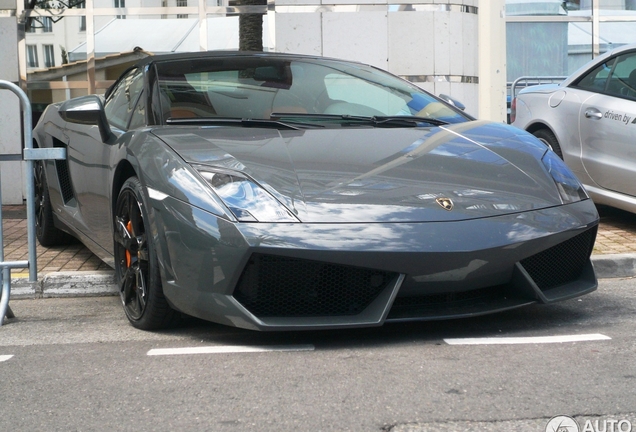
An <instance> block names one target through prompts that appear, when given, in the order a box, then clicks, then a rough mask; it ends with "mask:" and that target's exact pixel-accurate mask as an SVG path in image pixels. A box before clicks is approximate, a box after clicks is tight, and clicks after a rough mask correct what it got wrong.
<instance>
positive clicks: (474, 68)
mask: <svg viewBox="0 0 636 432" xmlns="http://www.w3.org/2000/svg"><path fill="white" fill-rule="evenodd" d="M39 4H42V5H46V7H40V6H39ZM635 9H636V0H574V1H558V0H409V1H408V2H395V1H393V0H269V1H268V3H267V4H262V5H243V4H242V1H241V0H81V1H79V0H57V1H56V2H51V1H48V2H44V1H41V2H40V3H38V2H37V1H36V2H35V3H32V4H31V5H30V6H27V7H26V8H25V7H24V6H23V5H22V2H17V1H16V0H0V36H1V37H2V40H3V41H5V40H6V41H8V42H9V44H8V45H5V46H9V45H10V46H15V50H9V51H8V52H6V53H5V52H3V53H2V54H0V57H2V56H4V57H7V59H5V58H0V79H7V80H10V81H13V82H16V83H19V85H20V86H21V87H22V88H23V89H25V91H27V94H28V95H29V97H30V100H31V101H32V103H33V106H34V111H36V112H37V111H41V110H42V109H43V108H44V107H45V106H46V105H47V104H48V103H51V102H58V101H62V100H66V99H68V98H70V97H74V96H79V95H82V94H89V93H97V94H100V93H103V92H104V91H105V90H106V88H108V86H110V85H111V84H112V82H113V81H114V79H116V77H117V76H118V74H119V73H120V72H121V71H122V70H123V69H124V68H125V67H126V66H127V65H129V64H130V63H132V62H134V61H135V59H137V58H139V57H140V56H144V55H149V54H159V53H169V52H185V51H199V50H211V49H237V48H238V44H239V25H238V20H239V16H240V15H241V14H248V13H256V14H260V15H261V16H262V19H263V49H264V50H266V51H280V52H295V53H303V54H311V55H320V56H329V57H340V58H346V59H351V60H357V61H361V62H364V63H368V64H372V65H374V66H377V67H380V68H383V69H386V70H389V71H390V72H393V73H395V74H397V75H400V76H402V77H404V78H406V79H408V80H410V81H412V82H414V83H415V84H417V85H419V86H421V87H422V88H424V89H426V90H428V91H430V92H432V93H435V94H446V95H449V96H451V97H453V98H455V99H457V100H459V101H461V102H462V103H464V104H465V105H466V111H467V112H468V113H470V114H472V115H475V116H478V117H481V118H488V119H491V120H498V121H505V111H506V96H507V91H508V90H507V84H508V85H509V83H510V82H512V81H514V80H515V79H516V78H518V77H519V76H528V75H530V76H537V75H557V76H562V75H567V74H568V73H570V72H572V71H573V70H575V69H576V68H577V67H579V66H580V65H582V64H583V63H585V62H586V61H588V60H590V59H592V58H593V57H594V56H596V55H599V54H600V53H602V52H604V51H605V50H607V49H609V48H611V47H612V46H618V45H622V44H625V43H634V42H636V10H635ZM3 66H4V67H3ZM14 69H15V70H14ZM15 109H16V107H15V105H12V102H7V101H6V98H0V115H1V114H2V112H3V110H6V111H7V112H13V111H15ZM3 119H7V117H6V116H5V117H0V127H2V126H3V125H2V123H1V122H2V121H3ZM8 122H9V123H11V124H13V120H8ZM16 124H19V122H17V123H16ZM7 126H9V125H7ZM14 128H15V125H14ZM2 130H3V133H2V134H0V152H4V153H15V152H16V151H17V152H19V150H20V149H19V148H17V149H16V148H13V147H16V144H15V143H14V142H15V141H16V140H17V141H19V131H18V133H17V138H16V136H15V131H14V132H10V131H8V129H5V128H4V127H3V128H2ZM5 131H8V132H5ZM0 168H1V169H2V188H3V189H2V190H3V201H4V202H5V203H7V202H13V201H21V197H22V196H21V190H22V187H21V185H19V184H16V183H15V182H16V181H17V180H16V179H17V178H18V177H20V179H21V177H22V175H20V176H16V175H15V173H13V174H11V175H10V178H8V179H6V181H5V177H7V176H6V175H5V173H4V171H5V167H4V166H2V165H0ZM6 169H7V170H12V169H14V168H6ZM20 181H21V180H20ZM5 191H6V192H5ZM16 191H17V192H16Z"/></svg>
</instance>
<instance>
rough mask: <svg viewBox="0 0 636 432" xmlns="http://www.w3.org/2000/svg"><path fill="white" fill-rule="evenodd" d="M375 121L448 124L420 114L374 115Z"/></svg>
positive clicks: (380, 122) (385, 122)
mask: <svg viewBox="0 0 636 432" xmlns="http://www.w3.org/2000/svg"><path fill="white" fill-rule="evenodd" d="M371 118H372V119H373V121H375V122H376V123H378V124H391V125H392V124H395V123H428V124H432V125H434V126H443V125H447V124H448V122H447V121H444V120H439V119H436V118H431V117H418V116H400V115H397V116H373V117H371Z"/></svg>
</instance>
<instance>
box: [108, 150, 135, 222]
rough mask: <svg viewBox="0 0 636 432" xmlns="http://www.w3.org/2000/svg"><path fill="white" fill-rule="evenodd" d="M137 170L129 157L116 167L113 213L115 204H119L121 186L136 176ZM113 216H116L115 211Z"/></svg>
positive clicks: (112, 198) (113, 185)
mask: <svg viewBox="0 0 636 432" xmlns="http://www.w3.org/2000/svg"><path fill="white" fill-rule="evenodd" d="M136 176H137V171H136V170H135V168H134V167H133V165H132V164H131V163H130V161H128V160H127V159H123V160H122V161H121V162H119V165H117V168H116V169H115V174H114V175H113V184H112V191H111V205H110V208H111V213H113V212H114V211H115V206H116V205H117V197H118V196H119V191H120V190H121V187H122V186H123V185H124V182H125V181H126V180H128V179H129V178H131V177H136ZM111 217H113V218H114V217H115V215H114V213H113V214H111Z"/></svg>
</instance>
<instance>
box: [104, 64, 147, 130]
mask: <svg viewBox="0 0 636 432" xmlns="http://www.w3.org/2000/svg"><path fill="white" fill-rule="evenodd" d="M142 77H143V76H142V74H141V72H140V71H139V70H136V69H134V70H131V71H130V72H129V73H128V74H127V75H125V76H124V77H123V78H122V79H121V80H120V81H119V82H118V83H117V86H116V87H115V88H114V89H113V91H112V92H111V93H110V95H109V96H108V98H107V99H106V102H105V104H104V108H105V111H106V118H107V119H108V123H110V124H111V125H112V126H114V127H116V128H118V129H122V130H126V128H127V126H128V120H129V119H130V116H131V115H132V113H133V110H134V109H135V105H136V103H137V99H139V95H140V94H141V91H142V89H143V79H142Z"/></svg>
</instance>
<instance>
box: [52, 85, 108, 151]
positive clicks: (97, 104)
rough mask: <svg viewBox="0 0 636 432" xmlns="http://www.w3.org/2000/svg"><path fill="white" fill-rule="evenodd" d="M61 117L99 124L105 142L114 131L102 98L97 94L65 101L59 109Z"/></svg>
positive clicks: (67, 119) (73, 120)
mask: <svg viewBox="0 0 636 432" xmlns="http://www.w3.org/2000/svg"><path fill="white" fill-rule="evenodd" d="M58 112H59V114H60V117H62V118H63V119H64V120H65V121H67V122H70V123H77V124H83V125H88V126H97V127H98V128H99V134H100V136H101V138H102V141H103V142H106V141H108V139H109V138H110V136H111V135H112V132H111V130H110V125H109V124H108V120H106V111H104V104H103V103H102V100H101V99H100V98H99V97H97V96H95V95H89V96H82V97H78V98H75V99H71V100H68V101H66V102H64V103H63V104H62V105H61V106H60V109H59V111H58Z"/></svg>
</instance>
